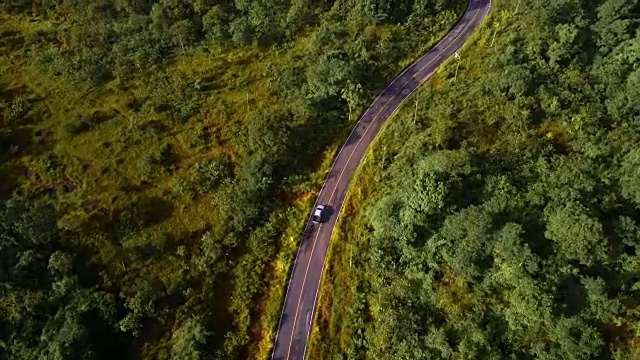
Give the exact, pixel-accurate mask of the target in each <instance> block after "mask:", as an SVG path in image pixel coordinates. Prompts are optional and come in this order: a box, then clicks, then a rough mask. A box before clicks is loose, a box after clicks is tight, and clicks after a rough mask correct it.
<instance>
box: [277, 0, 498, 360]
mask: <svg viewBox="0 0 640 360" xmlns="http://www.w3.org/2000/svg"><path fill="white" fill-rule="evenodd" d="M490 7H491V1H490V0H469V5H468V7H467V10H466V12H465V13H464V15H463V16H462V17H461V18H460V21H459V22H458V24H457V25H456V26H455V27H454V28H453V30H451V32H449V33H448V34H447V36H445V38H444V39H442V40H441V41H440V42H439V43H438V44H437V45H436V46H435V47H433V48H432V49H431V50H430V51H429V52H428V53H427V54H425V55H423V56H422V57H421V58H420V59H418V61H416V62H415V63H413V64H412V65H411V66H409V67H408V68H407V69H406V70H404V72H403V73H402V74H400V75H399V76H398V77H396V78H395V79H394V80H393V81H392V82H391V84H389V86H387V88H386V89H384V91H383V92H382V93H381V94H380V96H378V98H377V99H376V100H375V101H374V102H373V104H372V105H371V106H370V107H369V108H368V109H367V111H365V113H364V114H363V115H362V117H361V118H360V120H359V121H358V123H357V124H356V126H355V127H354V128H353V130H352V131H351V134H350V135H349V137H348V138H347V141H346V142H345V143H344V145H343V146H342V148H341V149H340V152H339V153H338V156H337V157H336V159H335V162H334V163H333V166H332V168H331V170H330V171H329V175H328V176H327V178H326V180H325V182H324V185H322V189H320V193H319V194H318V197H317V199H316V204H315V205H314V209H315V206H316V205H317V204H324V205H326V206H327V210H326V213H325V222H324V223H321V224H319V225H312V224H311V223H310V222H309V224H308V225H307V227H306V229H305V234H304V236H303V239H302V243H301V244H300V247H299V248H298V254H297V256H296V260H295V263H294V264H293V271H292V273H291V277H290V279H289V285H288V287H287V293H286V295H285V300H284V307H283V310H282V315H281V316H280V323H279V324H278V331H277V333H276V343H275V346H274V349H273V353H272V360H293V359H299V360H302V359H304V357H305V353H306V350H307V338H308V337H309V331H310V329H311V323H312V321H313V316H314V312H315V307H316V301H317V297H318V289H319V287H320V279H321V278H322V273H323V272H324V264H325V256H326V254H327V249H328V248H329V241H330V240H331V234H332V233H333V229H334V227H335V225H336V222H337V220H338V215H339V214H340V209H341V208H342V204H343V203H344V200H345V197H346V195H347V189H348V187H349V182H350V181H351V179H352V178H353V176H354V174H355V172H356V170H357V168H358V167H359V166H360V162H361V161H362V159H363V158H364V156H365V155H366V153H367V149H368V148H369V145H370V144H371V143H372V142H373V140H374V139H375V137H376V135H377V134H378V132H379V131H380V128H381V127H382V125H383V124H384V123H385V122H386V121H387V120H388V119H389V118H391V117H392V116H393V114H394V113H395V112H396V111H397V110H398V108H400V105H402V103H403V102H404V101H405V100H406V99H407V98H408V97H409V96H410V95H411V94H412V93H413V92H414V91H415V90H416V89H418V87H419V86H420V85H422V84H423V83H424V82H425V81H427V80H428V79H429V78H430V77H431V75H433V73H434V72H435V71H436V70H437V68H438V67H439V66H440V64H442V62H444V61H445V60H446V59H448V58H449V57H451V56H452V55H454V54H455V53H456V51H458V49H460V47H462V45H463V44H464V43H465V41H466V40H467V39H468V38H469V36H471V34H472V33H473V31H474V30H475V29H476V28H477V27H478V25H480V23H481V22H482V20H484V18H485V17H486V16H487V14H488V13H489V9H490Z"/></svg>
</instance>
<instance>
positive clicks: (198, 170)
mask: <svg viewBox="0 0 640 360" xmlns="http://www.w3.org/2000/svg"><path fill="white" fill-rule="evenodd" d="M228 167H229V163H228V160H227V159H226V158H224V157H218V158H216V159H214V160H206V161H203V162H201V163H198V164H196V166H195V167H194V168H193V173H194V178H195V183H196V184H198V186H199V188H200V189H201V190H202V191H203V192H205V193H207V194H210V193H212V192H214V191H215V190H216V189H217V188H218V186H219V185H220V184H221V183H222V181H223V180H224V179H225V178H226V177H227V176H228V173H229V172H228Z"/></svg>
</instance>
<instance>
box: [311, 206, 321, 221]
mask: <svg viewBox="0 0 640 360" xmlns="http://www.w3.org/2000/svg"><path fill="white" fill-rule="evenodd" d="M323 214H324V205H318V206H316V210H315V211H314V212H313V217H312V218H311V221H312V222H313V223H314V224H318V223H321V222H322V215H323Z"/></svg>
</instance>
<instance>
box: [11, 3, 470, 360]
mask: <svg viewBox="0 0 640 360" xmlns="http://www.w3.org/2000/svg"><path fill="white" fill-rule="evenodd" d="M464 5H465V3H464V1H461V0H456V1H445V0H437V1H428V2H424V1H422V0H416V1H373V2H372V1H363V0H338V1H310V0H293V1H268V0H260V1H244V0H243V1H241V0H237V1H210V0H159V1H151V0H148V1H140V0H116V1H101V0H72V1H64V2H56V1H4V2H2V4H1V5H0V179H1V181H0V200H1V201H0V204H1V205H0V357H1V358H3V359H33V358H47V359H78V358H82V359H181V360H182V359H185V360H190V359H232V358H260V359H264V358H266V356H267V353H268V351H269V350H270V347H271V346H272V344H273V336H274V330H275V326H276V323H277V320H278V316H279V314H280V306H281V304H282V298H283V291H284V285H285V284H286V276H287V275H288V270H289V267H290V265H291V264H292V261H293V256H294V254H295V250H296V245H297V242H298V240H299V237H300V231H301V229H302V228H303V226H304V221H305V218H306V216H307V215H308V212H309V211H310V208H309V207H310V206H311V204H312V201H313V196H314V195H315V192H316V191H317V189H318V188H319V184H320V183H321V181H322V180H323V174H324V172H325V171H326V169H327V166H328V164H329V163H330V162H331V156H332V154H333V152H334V150H335V148H336V147H337V146H338V145H339V143H340V142H341V141H342V140H343V138H344V136H345V133H346V132H348V129H349V126H350V124H351V123H353V122H354V121H355V118H356V114H357V113H358V112H359V111H360V110H361V109H362V107H363V106H365V105H366V103H367V102H368V101H370V100H371V99H372V98H373V97H374V96H375V94H376V92H377V90H380V89H381V88H383V87H384V85H385V84H386V82H387V81H388V80H389V79H391V78H392V77H393V75H394V74H396V73H397V72H399V71H400V70H401V69H402V67H403V66H404V65H406V64H408V63H409V61H410V60H412V59H413V58H415V57H416V56H417V55H418V54H420V53H422V52H424V51H425V50H426V49H427V48H428V46H429V45H430V44H432V43H434V42H435V41H437V40H438V38H439V37H440V36H442V35H443V34H444V32H446V30H447V29H448V28H449V27H450V26H451V25H452V24H453V23H454V21H455V19H456V18H457V17H458V15H459V14H460V13H461V12H462V10H463V8H464Z"/></svg>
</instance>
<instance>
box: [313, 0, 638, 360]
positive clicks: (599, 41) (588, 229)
mask: <svg viewBox="0 0 640 360" xmlns="http://www.w3.org/2000/svg"><path fill="white" fill-rule="evenodd" d="M639 144H640V3H638V2H637V1H635V0H600V1H587V0H536V1H520V0H496V1H494V4H493V10H492V13H491V15H490V17H488V18H487V20H486V21H485V23H484V25H483V27H482V28H481V29H480V30H479V32H478V33H476V35H475V36H474V38H473V40H472V41H471V42H470V43H468V44H467V45H466V46H465V48H464V49H463V50H462V51H461V52H460V58H456V59H451V60H450V61H449V62H448V63H447V64H446V66H445V67H444V69H443V70H442V71H440V72H439V73H438V74H437V75H436V76H435V78H434V79H432V81H431V82H430V83H429V84H428V85H427V86H426V87H425V88H423V89H422V90H420V91H419V92H418V93H417V94H416V95H415V96H414V97H413V98H411V99H410V100H409V102H408V104H407V106H406V107H405V108H404V110H403V111H401V112H400V113H399V115H398V116H397V117H396V118H394V119H392V120H391V123H390V124H389V126H388V127H387V128H386V129H385V132H384V133H383V134H382V136H381V137H380V138H379V140H378V141H377V143H376V144H375V145H374V148H373V150H372V152H371V153H370V154H369V156H368V158H367V160H366V164H365V165H364V167H363V168H362V169H361V171H360V173H359V176H358V178H359V180H358V181H357V183H356V185H355V186H354V187H353V188H352V189H353V190H352V191H351V193H350V195H349V199H348V205H347V209H346V214H345V215H344V216H343V217H342V219H343V220H342V223H341V224H340V229H339V234H338V236H337V238H336V239H334V241H333V243H332V249H331V255H330V256H331V260H330V262H329V264H330V269H329V271H328V273H327V274H326V275H327V277H326V278H325V283H324V285H323V291H322V294H321V299H320V302H321V304H320V314H319V325H318V326H317V327H316V328H315V329H314V332H313V334H314V335H313V349H312V352H311V357H312V358H314V359H321V358H324V359H618V360H622V359H626V360H631V359H638V358H640V150H639V148H638V146H639ZM347 219H348V220H347Z"/></svg>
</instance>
